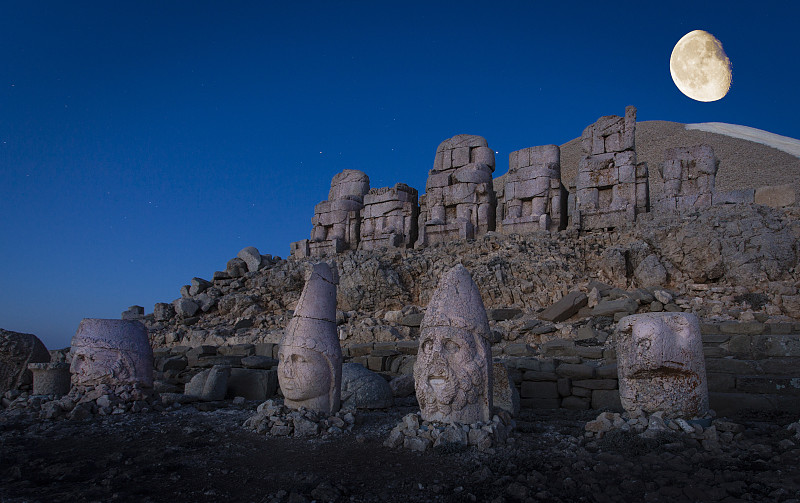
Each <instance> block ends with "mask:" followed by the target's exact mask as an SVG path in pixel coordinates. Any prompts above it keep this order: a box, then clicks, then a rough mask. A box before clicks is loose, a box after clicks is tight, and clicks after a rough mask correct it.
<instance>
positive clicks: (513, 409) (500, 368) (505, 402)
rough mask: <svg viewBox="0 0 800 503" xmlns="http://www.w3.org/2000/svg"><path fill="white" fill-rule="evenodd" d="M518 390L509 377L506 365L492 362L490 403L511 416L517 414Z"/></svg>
mask: <svg viewBox="0 0 800 503" xmlns="http://www.w3.org/2000/svg"><path fill="white" fill-rule="evenodd" d="M519 399H520V396H519V391H517V388H516V386H514V382H513V381H512V380H511V379H510V376H509V373H508V367H506V364H505V363H503V362H493V363H492V403H493V404H494V407H495V408H496V409H501V410H504V411H506V412H508V413H509V414H511V415H512V416H516V415H518V414H519Z"/></svg>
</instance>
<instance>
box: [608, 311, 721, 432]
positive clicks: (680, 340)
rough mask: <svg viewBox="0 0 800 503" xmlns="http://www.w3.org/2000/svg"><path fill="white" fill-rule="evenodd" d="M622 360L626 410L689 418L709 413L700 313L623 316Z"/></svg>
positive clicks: (622, 396) (619, 350) (619, 347)
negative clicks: (661, 412) (640, 410)
mask: <svg viewBox="0 0 800 503" xmlns="http://www.w3.org/2000/svg"><path fill="white" fill-rule="evenodd" d="M617 356H618V362H617V364H618V368H619V389H620V399H621V401H622V406H623V407H624V408H625V409H626V410H628V411H633V410H635V409H637V408H641V409H642V410H644V411H645V412H656V411H664V412H666V413H668V414H669V415H676V416H687V417H688V416H692V415H702V414H704V413H705V412H706V411H707V409H708V390H707V384H706V373H705V360H704V358H703V345H702V340H701V338H700V327H699V324H698V322H697V318H696V317H695V316H694V315H691V314H689V313H645V314H637V315H633V316H627V317H625V318H623V319H622V320H620V323H619V339H618V341H617Z"/></svg>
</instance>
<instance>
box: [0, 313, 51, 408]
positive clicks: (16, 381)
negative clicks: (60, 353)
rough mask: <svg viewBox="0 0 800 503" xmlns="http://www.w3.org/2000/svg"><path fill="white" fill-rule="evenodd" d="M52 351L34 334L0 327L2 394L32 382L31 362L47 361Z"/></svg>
mask: <svg viewBox="0 0 800 503" xmlns="http://www.w3.org/2000/svg"><path fill="white" fill-rule="evenodd" d="M49 361H50V353H48V351H47V348H45V347H44V344H42V341H40V340H39V338H38V337H36V336H35V335H33V334H23V333H19V332H12V331H10V330H3V329H2V328H0V395H2V394H3V393H5V392H6V391H9V390H14V389H17V388H18V387H19V386H21V385H24V384H31V378H32V375H31V372H30V370H28V365H29V364H31V363H47V362H49Z"/></svg>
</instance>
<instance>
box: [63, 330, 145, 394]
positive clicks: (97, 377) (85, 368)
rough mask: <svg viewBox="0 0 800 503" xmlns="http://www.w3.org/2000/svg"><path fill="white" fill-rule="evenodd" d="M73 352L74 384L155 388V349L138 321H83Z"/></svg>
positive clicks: (74, 338)
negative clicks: (128, 385)
mask: <svg viewBox="0 0 800 503" xmlns="http://www.w3.org/2000/svg"><path fill="white" fill-rule="evenodd" d="M70 351H71V353H72V364H71V365H70V373H71V374H72V384H73V385H77V386H96V385H98V384H110V385H119V384H134V383H138V384H140V385H142V386H144V387H152V385H153V356H152V350H150V346H149V343H148V341H147V330H146V329H145V328H144V326H143V325H142V324H141V323H140V322H138V321H131V320H100V319H88V318H87V319H84V320H83V321H81V325H80V327H78V332H77V333H76V334H75V337H73V339H72V348H71V350H70Z"/></svg>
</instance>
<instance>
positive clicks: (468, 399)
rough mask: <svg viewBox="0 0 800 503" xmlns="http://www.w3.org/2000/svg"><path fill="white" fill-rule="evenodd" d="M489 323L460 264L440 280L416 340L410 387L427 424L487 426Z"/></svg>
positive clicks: (489, 362) (488, 411) (490, 402)
mask: <svg viewBox="0 0 800 503" xmlns="http://www.w3.org/2000/svg"><path fill="white" fill-rule="evenodd" d="M488 337H489V320H488V319H487V317H486V309H485V308H484V306H483V301H482V300H481V295H480V292H479V291H478V287H477V286H476V285H475V282H474V281H472V277H471V276H470V274H469V272H468V271H467V270H466V269H465V268H464V266H462V265H457V266H455V267H453V268H452V269H451V270H450V271H448V272H447V273H446V274H445V275H444V276H443V277H442V279H441V280H440V282H439V287H438V288H437V289H436V291H435V292H434V293H433V296H432V297H431V301H430V303H429V304H428V308H427V311H426V312H425V316H424V318H423V319H422V325H421V330H420V338H419V351H418V354H417V362H416V364H415V365H414V386H415V388H416V392H417V400H418V401H419V404H420V410H421V411H422V417H423V419H424V420H426V421H442V422H458V423H465V424H471V423H474V422H477V421H489V420H490V419H491V412H492V373H491V368H492V366H491V356H492V352H491V346H490V343H489V340H488Z"/></svg>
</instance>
